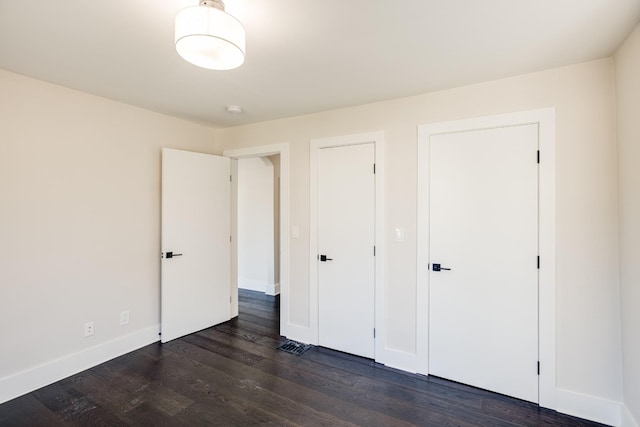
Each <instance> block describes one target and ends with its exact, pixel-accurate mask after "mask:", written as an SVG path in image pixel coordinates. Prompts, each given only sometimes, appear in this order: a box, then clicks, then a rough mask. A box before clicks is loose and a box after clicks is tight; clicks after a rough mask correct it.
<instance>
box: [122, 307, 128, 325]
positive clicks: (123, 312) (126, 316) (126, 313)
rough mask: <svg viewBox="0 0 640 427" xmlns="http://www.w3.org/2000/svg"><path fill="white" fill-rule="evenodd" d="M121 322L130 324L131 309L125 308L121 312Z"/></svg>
mask: <svg viewBox="0 0 640 427" xmlns="http://www.w3.org/2000/svg"><path fill="white" fill-rule="evenodd" d="M120 324H121V325H128V324H129V310H124V311H122V312H121V313H120Z"/></svg>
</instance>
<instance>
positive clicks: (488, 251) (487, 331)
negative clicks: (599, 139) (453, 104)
mask: <svg viewBox="0 0 640 427" xmlns="http://www.w3.org/2000/svg"><path fill="white" fill-rule="evenodd" d="M537 151H538V125H537V124H528V125H520V126H511V127H501V128H493V129H481V130H475V131H464V132H453V133H447V134H441V135H433V136H431V138H430V142H429V174H430V177H429V178H430V179H429V185H430V190H429V197H430V200H429V208H430V212H429V218H430V226H429V230H430V233H429V234H430V241H429V243H430V260H431V269H430V279H429V283H430V287H429V290H430V294H429V373H430V374H431V375H436V376H439V377H443V378H448V379H451V380H454V381H457V382H461V383H465V384H470V385H473V386H476V387H480V388H483V389H487V390H491V391H495V392H498V393H501V394H505V395H509V396H513V397H517V398H519V399H523V400H527V401H530V402H536V403H537V402H538V374H537V361H538V271H537V255H538V206H537V204H538V164H537V160H536V157H537ZM440 266H441V269H440Z"/></svg>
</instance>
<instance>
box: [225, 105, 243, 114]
mask: <svg viewBox="0 0 640 427" xmlns="http://www.w3.org/2000/svg"><path fill="white" fill-rule="evenodd" d="M227 113H229V114H240V113H242V107H241V106H239V105H227Z"/></svg>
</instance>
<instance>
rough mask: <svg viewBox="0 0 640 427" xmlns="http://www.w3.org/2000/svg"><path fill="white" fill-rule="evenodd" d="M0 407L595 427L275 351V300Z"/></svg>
mask: <svg viewBox="0 0 640 427" xmlns="http://www.w3.org/2000/svg"><path fill="white" fill-rule="evenodd" d="M239 305H240V316H239V317H238V318H236V319H233V320H231V321H229V322H226V323H223V324H221V325H218V326H215V327H213V328H210V329H206V330H204V331H200V332H198V333H196V334H193V335H189V336H187V337H184V338H180V339H177V340H175V341H172V342H169V343H166V344H162V345H160V344H152V345H149V346H147V347H144V348H142V349H140V350H137V351H134V352H132V353H129V354H127V355H124V356H122V357H119V358H117V359H114V360H111V361H109V362H107V363H104V364H102V365H99V366H96V367H94V368H92V369H89V370H87V371H84V372H81V373H79V374H77V375H74V376H72V377H70V378H67V379H65V380H62V381H59V382H57V383H55V384H52V385H50V386H47V387H44V388H42V389H40V390H37V391H35V392H33V393H29V394H27V395H24V396H22V397H19V398H17V399H14V400H12V401H10V402H7V403H5V404H2V405H0V426H69V425H80V426H85V425H86V426H92V425H96V426H97V425H100V426H132V425H133V426H204V425H213V426H259V425H279V426H596V425H599V424H595V423H591V422H588V421H585V420H580V419H577V418H573V417H569V416H566V415H562V414H558V413H556V412H553V411H549V410H546V409H540V408H538V407H537V406H536V405H533V404H530V403H526V402H522V401H519V400H516V399H511V398H508V397H505V396H501V395H497V394H494V393H490V392H487V391H483V390H478V389H475V388H472V387H468V386H465V385H461V384H457V383H452V382H450V381H446V380H443V379H439V378H433V377H423V376H419V375H413V374H408V373H404V372H400V371H396V370H393V369H389V368H385V367H383V366H380V365H377V364H375V363H373V362H372V361H371V360H367V359H362V358H359V357H355V356H351V355H347V354H343V353H340V352H336V351H332V350H328V349H323V348H319V347H315V348H312V349H310V350H309V351H307V352H306V353H304V354H303V355H302V356H296V355H292V354H289V353H286V352H283V351H279V350H277V349H276V347H277V346H278V345H279V344H280V343H281V342H282V341H283V340H282V339H281V337H280V335H279V332H278V328H279V299H278V298H276V297H269V296H265V295H263V294H260V293H256V292H251V291H242V290H241V292H240V303H239Z"/></svg>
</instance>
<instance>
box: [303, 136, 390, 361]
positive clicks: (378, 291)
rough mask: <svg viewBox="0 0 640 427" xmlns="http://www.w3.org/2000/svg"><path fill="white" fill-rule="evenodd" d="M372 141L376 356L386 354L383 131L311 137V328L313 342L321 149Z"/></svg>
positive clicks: (316, 332)
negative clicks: (319, 157)
mask: <svg viewBox="0 0 640 427" xmlns="http://www.w3.org/2000/svg"><path fill="white" fill-rule="evenodd" d="M366 143H373V145H374V152H375V164H376V171H375V172H376V173H375V186H376V188H375V198H376V204H375V236H374V239H375V240H374V241H375V247H376V256H375V285H374V289H375V301H376V302H375V321H374V327H375V330H376V339H375V355H376V356H375V360H376V361H378V362H381V363H384V362H383V361H382V360H381V359H382V358H383V354H384V342H385V339H384V337H385V336H386V333H385V326H384V257H385V239H384V132H370V133H361V134H354V135H345V136H338V137H332V138H320V139H312V140H311V141H310V144H309V205H310V206H309V329H310V337H309V338H310V339H309V341H310V343H311V344H316V345H317V344H318V336H319V329H318V328H319V318H318V311H319V310H318V260H317V255H318V153H319V151H320V149H322V148H330V147H341V146H345V145H357V144H366Z"/></svg>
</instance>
